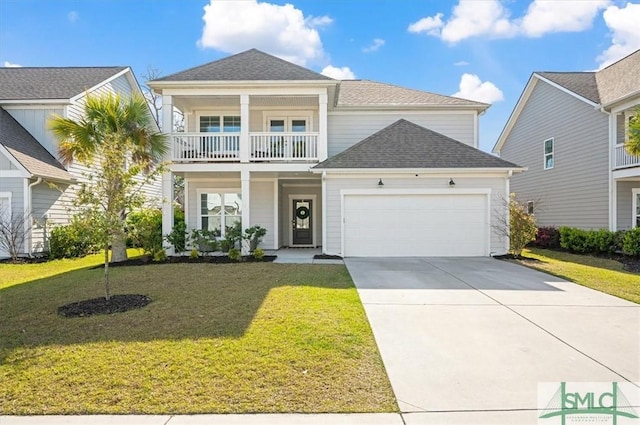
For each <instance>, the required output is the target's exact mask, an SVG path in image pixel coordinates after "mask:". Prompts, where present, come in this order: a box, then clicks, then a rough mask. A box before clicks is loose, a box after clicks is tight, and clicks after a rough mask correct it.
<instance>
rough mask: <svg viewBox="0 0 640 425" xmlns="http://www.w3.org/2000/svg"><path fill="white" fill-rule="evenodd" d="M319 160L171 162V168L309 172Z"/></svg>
mask: <svg viewBox="0 0 640 425" xmlns="http://www.w3.org/2000/svg"><path fill="white" fill-rule="evenodd" d="M316 164H317V162H314V163H311V162H305V163H264V164H261V163H255V162H249V163H241V162H218V163H204V162H203V163H175V162H174V163H171V164H169V168H170V169H171V171H173V172H176V173H189V172H193V173H203V172H211V173H225V172H235V173H240V172H242V170H249V171H254V172H272V173H276V172H282V173H286V172H292V173H308V172H310V171H311V167H313V166H314V165H316Z"/></svg>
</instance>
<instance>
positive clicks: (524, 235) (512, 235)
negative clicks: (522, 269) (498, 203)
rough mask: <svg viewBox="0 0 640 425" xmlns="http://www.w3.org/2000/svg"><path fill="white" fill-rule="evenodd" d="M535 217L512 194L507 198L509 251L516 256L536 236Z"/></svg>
mask: <svg viewBox="0 0 640 425" xmlns="http://www.w3.org/2000/svg"><path fill="white" fill-rule="evenodd" d="M536 231H537V228H536V219H535V217H534V216H533V215H532V214H528V213H527V208H526V205H523V204H521V203H519V202H518V201H517V200H516V198H515V196H514V195H513V194H512V195H511V197H510V199H509V252H510V253H511V254H513V255H515V256H516V257H519V256H520V255H521V254H522V250H523V249H524V247H525V246H527V244H528V243H529V242H532V241H534V240H535V238H536Z"/></svg>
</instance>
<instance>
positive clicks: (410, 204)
mask: <svg viewBox="0 0 640 425" xmlns="http://www.w3.org/2000/svg"><path fill="white" fill-rule="evenodd" d="M149 85H150V86H151V87H152V88H153V89H154V90H155V91H156V92H157V93H159V94H161V95H162V99H163V116H164V117H163V122H164V123H165V125H164V128H170V125H171V123H172V121H173V113H174V112H173V108H177V109H179V110H180V111H181V112H182V113H183V114H184V118H185V131H184V132H181V133H174V134H172V135H171V152H170V154H169V160H170V161H171V166H170V172H169V173H167V174H166V175H165V176H164V178H163V193H164V197H165V198H170V196H171V193H172V181H173V176H174V175H179V176H182V177H183V178H184V182H185V195H184V198H185V200H184V203H185V216H186V221H187V225H188V227H189V228H205V229H209V230H213V231H216V232H218V233H219V234H220V235H222V236H224V234H225V232H226V227H227V226H230V225H232V224H233V223H235V222H236V221H240V222H241V224H242V227H243V228H247V227H250V226H253V225H260V226H262V227H265V228H266V229H267V235H266V237H265V239H264V241H263V243H262V247H263V248H265V249H279V248H281V247H318V246H321V247H322V250H323V252H324V253H326V254H337V255H343V256H411V255H433V256H453V255H461V256H488V255H490V254H503V253H505V252H506V250H507V249H508V240H507V238H506V237H505V236H504V234H502V233H501V232H500V231H498V230H497V229H498V228H499V227H500V226H499V223H500V219H501V217H504V216H506V202H505V200H506V199H507V198H508V193H509V177H510V176H511V174H512V173H513V172H514V171H521V168H520V167H518V166H516V165H514V164H512V163H509V162H507V161H504V160H501V159H499V158H497V157H495V156H492V155H489V154H487V153H484V152H481V151H480V150H478V118H479V116H480V115H481V114H482V113H483V112H484V111H485V110H486V109H487V108H488V107H489V105H487V104H484V103H479V102H474V101H470V100H465V99H459V98H454V97H449V96H442V95H438V94H433V93H428V92H424V91H418V90H411V89H407V88H402V87H397V86H393V85H390V84H384V83H378V82H374V81H365V80H349V81H337V80H334V79H331V78H328V77H326V76H323V75H321V74H318V73H316V72H313V71H311V70H308V69H306V68H303V67H300V66H298V65H294V64H292V63H289V62H286V61H284V60H282V59H279V58H276V57H274V56H271V55H268V54H266V53H263V52H261V51H258V50H255V49H253V50H249V51H246V52H243V53H239V54H237V55H234V56H230V57H227V58H224V59H221V60H218V61H215V62H211V63H208V64H205V65H202V66H199V67H195V68H192V69H188V70H185V71H182V72H178V73H176V74H173V75H169V76H167V77H164V78H160V79H157V80H154V81H151V82H150V83H149ZM172 213H173V210H172V208H171V205H168V204H166V205H165V207H164V211H163V226H164V229H163V230H164V233H168V232H169V231H171V228H172V223H173V218H172Z"/></svg>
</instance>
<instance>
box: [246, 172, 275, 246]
mask: <svg viewBox="0 0 640 425" xmlns="http://www.w3.org/2000/svg"><path fill="white" fill-rule="evenodd" d="M273 184H274V183H273V181H257V182H251V203H250V206H251V226H258V225H259V226H261V227H264V228H265V229H267V234H266V235H265V237H264V239H263V240H262V244H261V245H260V247H261V248H263V249H272V248H273V244H274V240H275V239H274V238H275V237H276V235H275V229H274V226H273V223H274V220H275V218H274V216H273V213H274V212H273V209H274V204H273V202H274V200H273V197H274V193H273Z"/></svg>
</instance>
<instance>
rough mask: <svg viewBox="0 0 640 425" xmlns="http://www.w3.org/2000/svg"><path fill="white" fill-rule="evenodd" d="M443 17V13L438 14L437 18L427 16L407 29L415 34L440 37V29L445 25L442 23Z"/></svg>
mask: <svg viewBox="0 0 640 425" xmlns="http://www.w3.org/2000/svg"><path fill="white" fill-rule="evenodd" d="M442 16H443V15H442V13H438V14H436V16H427V17H426V18H422V19H420V20H419V21H417V22H414V23H413V24H411V25H409V28H407V29H408V30H409V32H413V33H421V32H426V33H427V34H429V35H435V36H439V35H440V29H441V28H442V26H443V25H444V24H443V23H442Z"/></svg>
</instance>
